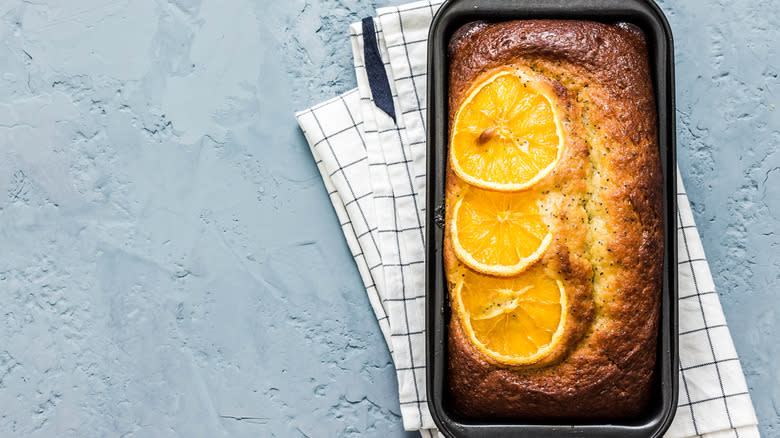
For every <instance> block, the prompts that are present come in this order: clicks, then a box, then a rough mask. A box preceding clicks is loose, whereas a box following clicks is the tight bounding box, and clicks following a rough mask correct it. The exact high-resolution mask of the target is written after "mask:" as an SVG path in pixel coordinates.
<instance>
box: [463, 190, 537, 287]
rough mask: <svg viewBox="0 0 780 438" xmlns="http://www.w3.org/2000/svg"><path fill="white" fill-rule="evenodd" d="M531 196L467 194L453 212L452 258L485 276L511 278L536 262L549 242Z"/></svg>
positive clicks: (525, 194) (529, 194) (484, 193)
mask: <svg viewBox="0 0 780 438" xmlns="http://www.w3.org/2000/svg"><path fill="white" fill-rule="evenodd" d="M536 201H537V196H536V195H535V194H533V193H529V192H522V193H498V192H490V191H484V190H469V191H468V192H467V193H466V194H465V195H463V197H462V198H461V199H459V200H458V202H457V203H456V204H455V207H454V208H453V210H452V219H451V220H450V226H451V228H450V232H451V234H452V246H453V250H454V251H455V255H456V256H457V257H458V258H459V259H460V260H461V261H462V262H463V263H465V264H466V265H468V266H469V267H470V268H472V269H474V270H476V271H478V272H482V273H484V274H490V275H497V276H502V277H506V276H511V275H516V274H518V273H519V272H522V271H523V270H524V269H525V268H526V267H528V266H529V265H530V264H531V263H533V262H535V261H536V260H538V259H539V258H540V257H541V256H542V254H543V253H544V251H545V250H546V249H547V247H548V246H549V245H550V242H551V241H552V234H551V233H550V232H549V231H548V228H547V225H546V224H545V223H544V222H543V221H542V217H541V216H540V214H539V207H538V206H537V204H536Z"/></svg>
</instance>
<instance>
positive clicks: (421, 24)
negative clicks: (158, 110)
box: [296, 1, 759, 438]
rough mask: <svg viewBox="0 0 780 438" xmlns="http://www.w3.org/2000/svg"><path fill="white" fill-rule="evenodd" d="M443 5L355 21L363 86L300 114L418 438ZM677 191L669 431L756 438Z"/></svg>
mask: <svg viewBox="0 0 780 438" xmlns="http://www.w3.org/2000/svg"><path fill="white" fill-rule="evenodd" d="M440 3H441V2H439V1H421V2H415V3H410V4H407V5H402V6H399V7H389V8H381V9H378V10H377V16H376V17H375V18H372V19H366V20H363V21H362V22H360V23H355V24H353V25H352V26H351V27H350V38H351V43H352V48H353V54H354V63H355V72H356V75H357V82H358V88H357V89H354V90H350V91H348V92H346V93H344V94H343V95H341V96H338V97H335V98H333V99H331V100H329V101H327V102H323V103H321V104H319V105H316V106H314V107H312V108H310V109H307V110H304V111H301V112H299V113H298V114H297V115H296V116H297V119H298V123H299V124H300V126H301V128H302V129H303V132H304V134H305V135H306V139H307V141H308V142H309V145H310V147H311V150H312V155H313V156H314V159H315V161H316V162H317V166H318V168H319V170H320V173H321V174H322V179H323V182H324V184H325V187H326V188H327V190H328V194H329V196H330V199H331V201H332V202H333V206H334V209H335V211H336V214H337V216H338V218H339V221H340V223H341V227H342V231H343V232H344V235H345V237H346V240H347V244H348V245H349V247H350V249H351V251H352V254H353V256H354V258H355V262H356V263H357V266H358V270H359V272H360V275H361V278H362V280H363V282H364V284H365V287H366V292H367V294H368V297H369V301H370V303H371V306H372V307H373V310H374V312H375V314H376V317H377V320H378V321H379V327H380V329H381V330H382V334H383V335H384V337H385V340H386V341H387V345H388V348H389V349H390V352H391V355H392V357H393V362H394V365H395V368H396V372H397V377H398V392H399V400H400V403H401V415H402V417H403V423H404V427H405V428H406V429H407V430H420V431H421V433H422V435H423V436H434V435H436V430H435V425H434V423H433V420H432V418H431V416H430V413H429V411H428V406H427V400H426V395H425V388H426V386H425V332H424V330H425V327H424V324H425V316H424V306H425V298H424V297H425V282H424V236H423V231H424V230H423V224H424V218H425V213H426V212H425V206H424V204H425V199H424V195H425V187H424V185H425V89H426V83H425V81H426V71H427V65H426V61H427V57H426V53H427V36H428V27H429V26H430V22H431V19H432V17H433V15H434V14H435V12H436V10H437V8H438V6H439V4H440ZM372 34H373V35H372ZM345 43H346V41H345ZM367 63H368V65H369V68H368V69H367V68H366V65H367ZM377 65H379V66H380V68H381V70H382V71H378V70H377ZM678 188H679V193H678V199H677V200H678V220H679V224H678V231H677V232H678V237H679V251H678V257H679V261H678V263H679V288H680V290H679V309H680V394H679V405H678V409H677V413H676V416H675V420H674V423H673V424H672V426H671V428H670V429H669V431H668V432H667V434H666V436H667V437H672V438H681V437H697V436H698V437H707V438H721V437H723V438H725V437H742V438H752V437H758V436H759V433H758V428H757V427H756V424H757V420H756V416H755V413H754V410H753V405H752V402H751V400H750V394H749V393H748V389H747V385H746V382H745V377H744V374H743V372H742V368H741V366H740V363H739V359H738V357H737V353H736V350H735V349H734V345H733V343H732V340H731V335H730V334H729V330H728V327H727V325H726V320H725V317H724V316H723V311H722V309H721V306H720V301H719V299H718V295H717V293H716V292H715V286H714V284H713V281H712V275H711V274H710V271H709V266H708V264H707V260H706V258H705V256H704V251H703V248H702V245H701V241H700V239H699V235H698V232H697V230H696V225H695V224H694V222H693V215H692V213H691V209H690V205H689V203H688V198H687V197H686V194H685V190H684V188H683V184H682V181H681V180H679V179H678Z"/></svg>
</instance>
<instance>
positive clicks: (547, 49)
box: [444, 20, 663, 419]
mask: <svg viewBox="0 0 780 438" xmlns="http://www.w3.org/2000/svg"><path fill="white" fill-rule="evenodd" d="M449 51H450V62H451V64H450V88H449V103H450V105H449V114H450V125H452V121H453V119H454V116H455V114H456V112H457V110H458V108H459V107H460V104H461V102H462V101H463V99H465V98H466V96H467V95H468V92H469V90H470V89H471V87H472V86H473V85H474V84H475V83H478V82H479V81H480V80H481V79H483V78H484V77H485V76H487V75H489V74H491V72H494V71H495V70H496V69H499V68H507V67H509V68H522V69H530V70H531V71H533V72H534V73H535V74H537V75H539V76H542V77H544V78H546V79H545V80H546V81H548V82H550V84H551V87H552V89H553V90H554V91H555V93H554V94H555V96H556V97H557V102H556V103H555V104H556V106H557V108H558V110H559V116H560V117H561V121H562V124H563V131H564V137H565V142H566V148H565V152H564V155H563V157H562V158H561V161H560V163H559V164H558V165H557V167H556V168H555V170H554V171H553V172H551V173H550V174H549V175H548V176H546V177H545V178H543V179H542V180H541V181H540V182H539V183H538V184H537V185H535V186H534V187H533V188H532V190H536V191H539V192H540V193H541V194H544V195H546V196H547V198H548V199H549V201H548V203H547V204H546V207H547V208H548V209H549V210H550V211H549V212H548V213H550V219H549V221H550V222H549V225H550V227H551V228H552V229H553V230H554V232H553V235H554V236H555V238H554V241H553V243H552V244H551V245H550V247H549V248H548V250H547V251H546V252H545V254H544V256H543V257H542V260H541V261H540V263H543V264H544V265H545V267H546V269H547V271H548V272H550V273H551V275H555V276H556V278H558V279H560V280H561V281H562V282H563V284H564V286H565V289H566V293H567V299H568V302H569V304H570V306H569V313H570V315H569V318H568V319H567V326H566V336H565V338H564V340H563V342H562V346H561V348H560V349H559V350H558V351H557V352H556V353H555V354H553V355H552V356H551V357H550V358H548V360H546V361H545V362H543V363H540V364H537V365H536V366H532V367H525V368H518V367H506V366H502V365H501V364H497V363H495V362H494V361H491V360H490V359H489V358H487V357H486V356H485V355H483V354H482V353H481V352H480V351H478V349H477V348H476V347H474V346H473V345H472V344H471V343H470V340H469V339H468V337H467V336H466V335H465V332H464V330H463V328H462V325H461V322H460V320H459V315H458V314H457V312H453V317H452V318H451V320H450V323H449V354H448V357H449V366H448V370H449V382H450V389H451V394H452V397H453V403H454V406H455V408H456V409H457V410H458V411H459V412H460V413H461V414H463V415H465V416H468V417H475V418H509V417H512V418H518V417H525V418H534V419H543V418H590V419H593V418H621V417H628V416H633V415H637V414H638V413H640V412H641V411H642V410H643V409H644V407H645V405H646V403H647V400H648V398H649V396H650V391H651V384H652V378H653V369H654V366H655V359H656V358H655V356H656V340H657V336H658V330H657V327H658V315H659V310H660V293H661V281H662V273H663V272H662V269H663V221H662V211H663V207H662V179H661V178H662V176H661V168H660V159H659V152H658V144H657V132H656V114H655V102H654V99H653V90H652V84H651V79H650V73H649V66H648V59H647V49H646V45H645V42H644V40H643V38H642V36H641V34H640V33H639V32H638V31H637V30H635V29H633V28H632V27H629V26H622V25H619V26H613V25H606V24H601V23H596V22H588V21H560V20H527V21H512V22H504V23H495V24H487V23H480V22H477V23H470V24H468V25H466V26H464V27H462V28H461V29H460V30H458V31H457V32H456V34H455V35H454V36H453V38H452V40H451V43H450V49H449ZM464 190H476V189H474V188H471V187H469V186H467V185H466V184H465V183H463V182H462V181H460V180H459V179H458V178H457V177H456V176H455V174H454V172H453V171H452V170H451V166H448V172H447V190H446V203H447V211H446V216H447V217H448V218H449V217H450V214H451V208H452V206H453V205H454V203H455V200H456V199H457V197H458V196H461V195H462V192H463V191H464ZM445 228H447V229H448V228H449V227H445ZM444 262H445V270H446V272H447V276H448V279H450V280H451V278H450V277H452V276H454V275H457V272H458V270H460V269H467V268H465V267H463V266H462V265H461V264H460V263H459V262H458V260H457V258H456V257H455V255H454V253H453V251H452V247H451V242H450V237H449V232H448V231H445V242H444ZM452 286H453V284H452V282H451V281H450V283H449V290H450V291H452Z"/></svg>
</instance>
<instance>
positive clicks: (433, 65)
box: [426, 0, 678, 438]
mask: <svg viewBox="0 0 780 438" xmlns="http://www.w3.org/2000/svg"><path fill="white" fill-rule="evenodd" d="M540 18H546V19H576V20H592V21H600V22H604V23H619V22H627V23H632V24H635V25H637V26H639V27H640V28H641V29H642V30H643V31H644V33H645V36H646V38H647V42H648V48H649V56H650V68H651V73H652V75H653V85H654V88H655V98H656V102H657V106H658V134H659V136H658V139H659V147H660V152H661V161H662V167H663V175H664V218H665V226H664V238H665V244H666V245H665V248H666V249H665V255H664V264H665V269H664V280H663V295H662V303H661V320H660V329H659V333H658V336H659V338H658V341H659V342H658V354H657V360H656V370H655V384H654V389H653V397H652V401H651V403H650V407H649V408H648V409H647V410H646V412H645V413H644V414H643V415H641V416H640V417H637V418H633V419H630V420H616V421H614V422H612V423H604V422H598V423H596V422H593V423H587V422H578V423H577V424H571V423H566V424H564V423H558V424H555V423H543V422H534V421H532V420H522V421H518V422H511V421H506V420H502V421H500V422H488V421H482V422H480V421H474V420H468V419H464V418H462V417H459V416H458V415H457V413H456V412H454V410H453V409H452V406H451V404H450V401H449V399H448V398H449V390H448V383H447V323H448V321H449V315H450V309H449V303H448V301H447V290H446V282H445V278H444V264H443V259H442V242H443V240H444V230H443V220H442V219H443V214H444V187H445V184H444V183H445V181H444V179H445V169H446V160H447V137H448V126H447V123H448V111H447V109H448V107H447V106H448V96H447V93H448V89H449V88H448V68H449V64H448V59H447V45H448V43H449V40H450V37H451V36H452V34H453V33H454V32H455V30H457V29H458V28H459V27H460V26H461V25H463V24H466V23H468V22H471V21H478V20H484V21H489V22H499V21H509V20H515V19H540ZM427 117H428V151H427V152H428V163H427V166H428V167H427V172H428V175H427V209H428V211H429V212H433V213H434V214H429V215H428V218H427V222H426V259H427V262H426V263H427V265H426V296H427V298H426V328H427V335H426V336H427V338H426V342H427V345H426V348H427V376H426V377H427V389H428V406H429V407H430V410H431V414H432V415H433V418H434V420H435V422H436V425H437V426H438V427H439V430H441V431H442V432H444V433H445V434H446V435H448V436H455V437H508V436H512V437H533V438H544V437H562V436H563V437H566V436H569V437H573V436H576V437H600V438H608V437H620V438H634V437H636V438H638V437H660V436H662V435H663V433H664V432H665V431H666V430H667V429H668V427H669V425H670V424H671V422H672V419H673V417H674V412H675V408H676V406H677V394H678V351H677V342H678V340H677V232H676V217H675V214H676V207H677V203H676V199H677V198H676V193H677V190H676V174H675V172H676V157H675V106H674V61H673V46H672V34H671V30H670V29H669V24H668V23H667V21H666V18H665V17H664V15H663V13H662V12H661V10H660V9H659V8H658V6H657V5H656V4H655V3H653V2H652V0H568V1H567V0H514V1H513V0H450V1H449V2H447V3H445V4H444V5H443V6H442V7H441V8H440V9H439V12H438V13H437V14H436V17H435V18H434V20H433V23H432V25H431V30H430V33H429V39H428V109H427ZM626 341H627V342H630V341H631V340H630V339H627V340H626Z"/></svg>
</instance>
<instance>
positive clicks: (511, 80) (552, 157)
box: [450, 70, 563, 191]
mask: <svg viewBox="0 0 780 438" xmlns="http://www.w3.org/2000/svg"><path fill="white" fill-rule="evenodd" d="M551 94H552V93H551V92H550V91H549V85H548V84H546V83H543V82H541V81H539V80H536V79H532V78H530V77H529V76H528V75H526V74H525V73H522V72H520V71H506V70H504V71H501V72H499V73H497V74H495V75H493V76H491V77H489V78H488V79H486V80H485V81H483V82H482V83H481V84H480V85H479V86H478V87H477V88H476V89H475V90H474V91H472V92H471V94H470V95H469V96H468V97H467V98H466V99H465V100H464V102H463V104H462V105H461V107H460V109H459V110H458V113H457V115H456V116H455V123H454V126H453V130H452V138H451V139H450V161H451V163H452V168H453V170H454V171H455V173H456V174H457V175H458V176H459V177H460V178H462V179H463V180H464V181H466V182H467V183H469V184H471V185H474V186H477V187H482V188H484V189H490V190H496V191H518V190H524V189H527V188H528V187H531V186H532V185H533V184H535V183H536V182H538V181H539V180H540V179H542V178H544V176H546V175H547V174H548V173H550V172H551V171H552V169H553V168H554V167H555V165H556V164H557V163H558V161H559V160H560V158H561V155H562V153H563V134H562V131H561V127H560V124H559V122H558V118H557V115H556V109H555V106H554V105H553V103H552V102H553V101H552V100H551V99H550V97H548V96H549V95H551Z"/></svg>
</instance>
